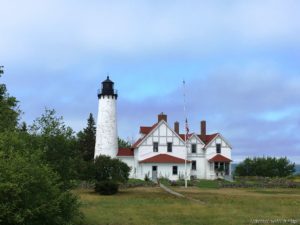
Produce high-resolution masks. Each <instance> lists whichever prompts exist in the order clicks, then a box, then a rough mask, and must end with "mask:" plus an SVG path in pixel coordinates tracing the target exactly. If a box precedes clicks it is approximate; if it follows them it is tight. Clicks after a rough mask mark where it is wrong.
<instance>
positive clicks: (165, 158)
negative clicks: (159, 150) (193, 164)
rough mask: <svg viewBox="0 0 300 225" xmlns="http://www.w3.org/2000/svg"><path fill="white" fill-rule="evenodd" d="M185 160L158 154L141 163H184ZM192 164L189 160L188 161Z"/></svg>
mask: <svg viewBox="0 0 300 225" xmlns="http://www.w3.org/2000/svg"><path fill="white" fill-rule="evenodd" d="M184 162H185V160H184V159H182V158H178V157H175V156H171V155H168V154H158V155H155V156H152V157H149V158H147V159H144V160H142V161H140V163H177V164H179V163H180V164H181V163H184ZM186 162H187V163H190V161H189V160H187V161H186Z"/></svg>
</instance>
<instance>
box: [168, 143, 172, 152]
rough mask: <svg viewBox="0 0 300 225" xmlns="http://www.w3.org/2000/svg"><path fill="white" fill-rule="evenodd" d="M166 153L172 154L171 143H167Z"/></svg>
mask: <svg viewBox="0 0 300 225" xmlns="http://www.w3.org/2000/svg"><path fill="white" fill-rule="evenodd" d="M168 152H172V143H168Z"/></svg>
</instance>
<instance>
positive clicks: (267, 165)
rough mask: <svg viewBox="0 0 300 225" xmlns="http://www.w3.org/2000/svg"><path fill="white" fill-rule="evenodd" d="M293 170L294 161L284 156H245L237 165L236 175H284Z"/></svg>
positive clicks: (289, 173) (291, 172) (290, 173)
mask: <svg viewBox="0 0 300 225" xmlns="http://www.w3.org/2000/svg"><path fill="white" fill-rule="evenodd" d="M294 172H295V163H291V162H290V161H289V160H288V159H287V158H286V157H285V158H275V157H255V158H253V159H252V158H246V159H245V160H244V161H243V162H241V163H240V164H238V165H237V167H236V169H235V174H236V175H237V176H261V177H286V176H289V175H292V174H293V173H294Z"/></svg>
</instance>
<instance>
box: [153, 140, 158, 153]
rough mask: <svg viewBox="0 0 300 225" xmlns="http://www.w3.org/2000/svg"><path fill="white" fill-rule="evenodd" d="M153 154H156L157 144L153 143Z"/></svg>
mask: <svg viewBox="0 0 300 225" xmlns="http://www.w3.org/2000/svg"><path fill="white" fill-rule="evenodd" d="M153 152H158V142H153Z"/></svg>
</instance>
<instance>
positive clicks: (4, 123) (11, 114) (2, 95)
mask: <svg viewBox="0 0 300 225" xmlns="http://www.w3.org/2000/svg"><path fill="white" fill-rule="evenodd" d="M0 71H2V73H3V70H2V69H1V68H0ZM0 78H1V72H0ZM19 115H20V110H19V107H18V101H17V99H16V98H15V97H13V96H10V95H9V94H8V92H7V89H6V85H5V84H2V83H0V132H3V131H5V130H14V129H15V128H16V126H17V124H18V119H19Z"/></svg>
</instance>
